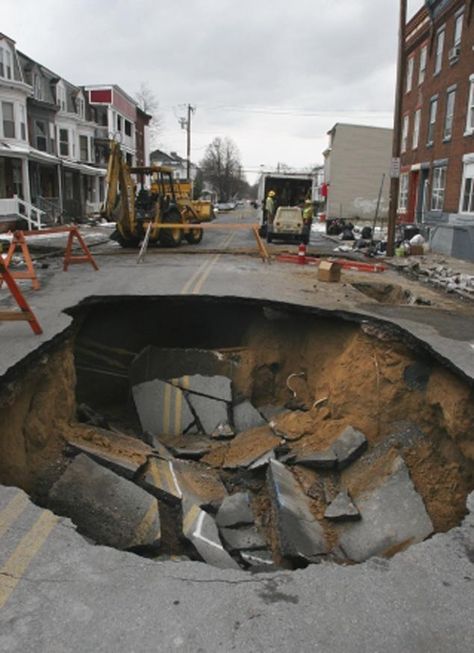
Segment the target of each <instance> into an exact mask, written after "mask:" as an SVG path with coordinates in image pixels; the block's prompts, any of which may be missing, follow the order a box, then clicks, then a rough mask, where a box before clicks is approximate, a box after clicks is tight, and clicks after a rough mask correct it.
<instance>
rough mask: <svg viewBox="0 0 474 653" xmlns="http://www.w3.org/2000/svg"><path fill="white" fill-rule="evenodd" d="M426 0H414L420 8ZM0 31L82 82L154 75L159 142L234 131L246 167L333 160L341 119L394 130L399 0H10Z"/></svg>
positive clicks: (133, 81) (199, 147)
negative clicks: (184, 118) (191, 110)
mask: <svg viewBox="0 0 474 653" xmlns="http://www.w3.org/2000/svg"><path fill="white" fill-rule="evenodd" d="M422 4H423V0H408V15H409V16H410V15H412V14H413V13H414V12H415V11H416V10H417V9H418V8H419V7H420V6H421V5H422ZM0 7H1V14H0V16H1V22H0V31H2V32H4V33H5V34H7V35H8V36H10V37H11V38H13V39H14V40H15V41H16V42H17V47H18V49H19V50H21V51H23V52H25V53H26V54H27V55H29V56H30V57H32V58H33V59H36V60H37V61H39V62H40V63H42V64H44V65H45V66H47V67H49V68H51V69H52V70H53V71H55V72H57V73H58V75H60V76H61V77H64V78H66V79H68V80H69V81H70V82H72V83H74V84H78V85H79V84H94V83H115V84H118V85H119V86H121V87H122V88H123V89H124V90H125V91H127V92H128V93H129V94H130V95H133V94H134V93H135V92H136V91H137V90H138V88H139V86H140V83H141V82H146V83H147V84H148V85H149V87H150V88H151V89H152V91H153V92H154V94H155V95H156V97H157V99H158V101H159V103H160V111H161V114H162V117H163V129H162V133H161V137H160V147H162V149H165V150H167V151H170V150H175V151H177V152H179V153H180V154H181V155H183V156H185V150H186V138H185V132H184V131H182V130H181V129H180V127H179V124H178V117H179V116H181V115H184V112H185V105H186V104H187V103H188V102H189V103H191V104H192V105H195V106H196V113H195V114H194V116H193V130H192V134H193V136H192V145H193V146H192V158H193V160H194V161H196V162H199V160H200V159H201V157H202V156H203V154H204V151H205V148H206V146H207V145H208V144H209V143H210V142H211V141H212V139H213V138H214V137H215V136H222V137H224V136H230V137H231V138H232V139H233V140H234V141H235V142H236V144H237V146H238V148H239V150H240V153H241V157H242V162H243V166H244V169H245V170H246V171H248V172H249V174H248V177H249V179H250V180H251V181H253V179H254V177H255V175H253V174H251V172H252V171H257V170H259V168H260V166H265V167H267V168H270V167H272V166H275V165H276V164H277V162H283V163H286V164H288V165H290V166H292V167H295V168H301V167H303V166H308V165H312V164H315V163H319V162H322V151H323V150H324V149H325V147H326V144H327V136H326V132H327V131H328V130H329V129H330V128H331V127H332V126H333V124H334V123H335V122H352V123H360V124H372V125H379V126H387V127H391V126H392V109H393V98H394V83H395V81H394V80H395V60H396V45H397V30H398V10H399V2H398V0H285V1H284V2H283V1H282V0H182V1H181V2H172V0H133V1H132V2H131V1H130V0H66V1H65V0H0Z"/></svg>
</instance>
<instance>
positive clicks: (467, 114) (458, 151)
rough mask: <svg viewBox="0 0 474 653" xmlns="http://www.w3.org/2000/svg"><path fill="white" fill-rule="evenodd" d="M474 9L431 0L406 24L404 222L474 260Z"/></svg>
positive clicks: (440, 246) (460, 0)
mask: <svg viewBox="0 0 474 653" xmlns="http://www.w3.org/2000/svg"><path fill="white" fill-rule="evenodd" d="M473 44H474V7H473V3H472V2H466V1H465V0H426V2H425V5H424V7H422V8H421V9H420V11H418V12H417V13H416V14H415V16H413V18H412V19H411V20H410V21H409V22H408V23H407V25H406V27H405V58H406V66H405V75H404V80H403V100H402V130H401V168H400V171H401V174H400V193H399V201H398V216H399V221H400V222H418V223H423V224H424V225H426V227H425V228H426V231H427V232H428V233H429V236H430V242H431V245H432V247H433V249H434V250H435V251H440V252H443V253H446V254H452V255H454V256H459V257H461V258H467V259H472V260H474V54H473Z"/></svg>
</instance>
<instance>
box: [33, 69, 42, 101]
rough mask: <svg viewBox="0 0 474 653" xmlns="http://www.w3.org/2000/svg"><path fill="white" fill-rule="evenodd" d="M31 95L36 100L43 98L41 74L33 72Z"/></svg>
mask: <svg viewBox="0 0 474 653" xmlns="http://www.w3.org/2000/svg"><path fill="white" fill-rule="evenodd" d="M33 97H34V98H35V99H36V100H42V99H43V85H42V83H41V75H40V74H39V73H33Z"/></svg>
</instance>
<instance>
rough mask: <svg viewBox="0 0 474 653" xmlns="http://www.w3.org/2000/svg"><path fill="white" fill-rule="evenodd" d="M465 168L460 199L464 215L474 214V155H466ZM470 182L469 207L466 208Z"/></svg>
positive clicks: (460, 206)
mask: <svg viewBox="0 0 474 653" xmlns="http://www.w3.org/2000/svg"><path fill="white" fill-rule="evenodd" d="M463 160H464V167H463V171H462V183H461V192H460V197H459V213H462V214H464V215H466V214H470V215H472V214H474V153H471V154H466V155H464V157H463ZM468 181H469V192H468V197H469V199H468V205H467V207H466V208H464V204H465V199H466V186H467V185H468V184H467V182H468Z"/></svg>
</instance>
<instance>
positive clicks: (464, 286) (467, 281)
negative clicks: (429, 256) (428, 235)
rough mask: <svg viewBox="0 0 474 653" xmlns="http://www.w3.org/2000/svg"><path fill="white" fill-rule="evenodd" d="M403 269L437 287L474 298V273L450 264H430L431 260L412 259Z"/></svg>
mask: <svg viewBox="0 0 474 653" xmlns="http://www.w3.org/2000/svg"><path fill="white" fill-rule="evenodd" d="M401 267H403V269H405V270H407V272H409V273H411V274H415V275H416V276H417V277H419V278H421V279H424V280H426V281H427V282H428V283H430V284H432V285H433V286H435V287H436V288H441V289H442V290H445V291H446V292H448V293H457V294H460V295H464V296H466V297H471V298H474V275H472V274H467V273H465V272H459V271H457V270H455V269H453V268H451V267H449V266H448V265H444V264H439V263H437V264H433V263H431V264H429V261H428V260H427V261H426V262H423V261H410V262H407V263H406V264H405V263H404V264H403V266H401Z"/></svg>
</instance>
